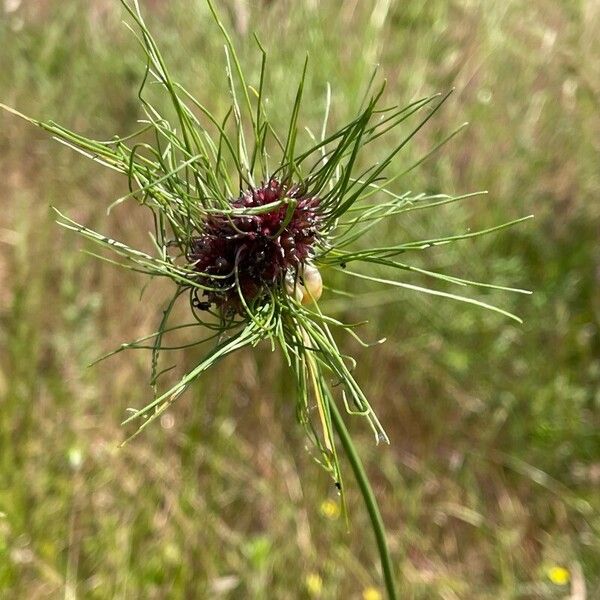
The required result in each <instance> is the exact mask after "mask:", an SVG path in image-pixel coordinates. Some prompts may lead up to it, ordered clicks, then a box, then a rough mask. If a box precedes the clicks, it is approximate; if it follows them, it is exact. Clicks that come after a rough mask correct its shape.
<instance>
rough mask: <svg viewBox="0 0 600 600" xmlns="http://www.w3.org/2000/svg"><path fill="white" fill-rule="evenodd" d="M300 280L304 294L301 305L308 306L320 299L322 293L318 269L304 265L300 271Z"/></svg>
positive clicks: (321, 282)
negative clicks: (301, 280) (302, 283)
mask: <svg viewBox="0 0 600 600" xmlns="http://www.w3.org/2000/svg"><path fill="white" fill-rule="evenodd" d="M302 279H303V281H304V288H305V290H304V294H303V296H302V304H310V303H311V302H315V301H316V300H318V299H319V298H320V297H321V294H322V293H323V280H322V279H321V273H319V269H317V268H316V267H313V266H312V265H305V266H304V269H302Z"/></svg>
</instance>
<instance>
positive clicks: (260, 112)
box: [3, 0, 528, 598]
mask: <svg viewBox="0 0 600 600" xmlns="http://www.w3.org/2000/svg"><path fill="white" fill-rule="evenodd" d="M207 2H208V6H209V8H210V12H211V14H212V16H213V18H214V21H215V23H216V26H217V27H218V28H219V29H220V30H221V33H222V35H223V39H224V47H225V67H226V69H225V71H226V74H227V82H228V86H229V94H230V107H229V109H228V110H227V111H226V112H225V113H224V114H223V115H220V116H217V115H214V114H213V113H212V112H210V111H209V110H208V109H207V108H206V107H205V106H204V105H203V104H202V102H201V101H199V100H197V99H196V98H195V97H193V96H192V94H190V93H189V92H188V91H186V89H184V88H183V87H182V86H181V85H180V84H179V83H177V82H176V81H175V80H174V79H173V78H172V76H171V74H170V73H169V71H168V69H167V67H166V65H165V62H164V60H163V57H162V56H161V54H160V52H159V50H158V48H157V45H156V43H155V41H154V39H153V38H152V36H151V35H150V33H149V31H148V28H147V26H146V25H145V22H144V20H143V18H142V15H141V12H140V9H139V6H138V2H137V0H136V1H134V2H133V3H132V4H130V3H128V2H127V1H125V0H123V6H124V7H125V9H126V11H127V12H128V13H129V15H130V17H131V19H132V22H133V25H134V27H133V30H134V33H135V34H136V36H137V38H138V40H139V42H140V44H141V46H142V48H143V50H144V53H145V56H146V60H147V63H146V65H147V66H146V69H145V74H144V77H143V81H142V85H141V88H140V91H139V99H140V103H141V108H142V110H143V113H144V115H145V116H144V120H143V121H142V129H141V130H140V131H138V132H137V133H135V134H133V135H129V136H127V137H123V138H114V139H112V140H111V141H109V142H99V141H95V140H93V139H89V138H87V137H83V136H81V135H79V134H77V133H75V132H73V131H70V130H68V129H66V128H63V127H61V126H59V125H57V124H55V123H53V122H40V121H37V120H34V119H31V118H28V117H24V118H26V119H27V120H28V121H29V122H31V123H34V124H35V125H37V126H39V127H42V128H43V129H45V130H47V131H49V132H50V133H51V134H52V135H53V136H54V137H55V138H57V139H58V140H59V141H62V142H64V143H65V144H67V145H68V146H70V147H72V148H74V149H76V150H78V151H79V152H81V153H82V154H84V155H85V156H87V157H89V158H91V159H93V160H94V161H96V162H98V163H100V164H102V165H104V166H105V167H107V168H109V169H113V170H115V171H118V172H119V173H122V174H124V175H126V176H127V178H128V180H129V190H130V192H129V193H128V194H127V195H126V196H124V197H122V198H119V199H118V200H117V201H116V202H115V203H113V204H118V203H121V202H123V201H124V200H126V199H128V198H135V199H137V201H138V202H139V204H140V205H141V206H143V207H145V208H146V209H148V210H150V211H151V212H152V215H153V219H154V224H155V230H154V232H153V235H152V242H153V246H154V248H155V252H154V254H149V253H146V252H142V251H140V250H136V249H134V248H131V247H129V246H128V245H127V244H125V243H123V242H120V241H116V240H114V239H111V238H108V237H106V236H104V235H102V234H100V233H97V232H95V231H92V230H91V229H89V228H87V227H85V226H84V225H81V224H78V223H76V222H74V221H73V220H71V219H69V218H68V217H66V216H65V215H63V214H61V213H59V216H60V220H59V222H60V224H61V225H63V226H64V227H66V228H68V229H72V230H74V231H77V232H78V233H80V234H81V235H82V236H84V237H85V238H86V239H88V240H90V241H91V242H94V243H95V244H98V245H99V246H100V247H102V248H105V249H109V250H111V251H112V252H113V253H116V255H118V257H119V262H120V264H122V265H123V266H125V267H127V268H130V269H133V270H136V271H141V272H143V273H146V274H148V275H150V276H152V277H166V278H168V279H170V280H171V281H172V282H173V288H174V289H173V297H172V299H171V300H170V302H169V303H168V305H167V306H166V308H165V310H164V313H163V317H162V319H161V321H160V324H159V327H158V329H157V331H156V332H155V333H154V334H152V335H150V336H147V337H146V338H144V339H143V340H137V341H136V342H132V343H130V344H124V345H123V347H136V346H138V345H140V344H141V343H142V342H146V343H147V342H148V340H151V346H152V374H151V381H152V384H153V386H154V390H155V396H154V398H153V399H152V400H151V401H150V402H149V403H148V404H147V405H146V406H144V407H142V408H139V409H135V410H132V412H131V414H130V415H129V416H128V418H127V419H126V421H125V423H132V422H137V423H138V428H137V431H136V432H135V433H134V435H135V434H136V433H139V431H141V430H143V429H144V428H145V427H147V426H148V425H149V424H150V423H151V422H152V421H153V420H154V419H156V418H157V417H159V416H160V415H161V414H162V413H164V412H165V411H166V410H167V409H168V408H169V407H170V406H171V405H172V403H173V402H174V401H175V400H176V399H177V398H178V397H179V396H181V394H182V393H183V392H184V391H185V390H186V389H187V388H188V387H189V386H190V385H191V384H192V383H193V382H194V381H195V380H196V379H197V378H198V377H200V376H201V375H202V374H203V373H204V372H205V371H207V370H208V369H209V368H210V367H211V366H212V365H214V364H215V363H216V362H217V361H219V360H220V359H222V358H224V357H226V356H227V355H229V354H231V353H233V352H235V351H236V350H239V349H240V348H244V347H247V346H251V347H254V346H257V345H258V344H259V343H261V342H264V341H268V342H270V344H271V347H272V349H273V350H275V349H279V350H280V351H281V352H282V354H283V357H284V360H285V363H286V364H287V366H288V367H289V369H290V370H291V372H292V373H293V377H294V380H295V384H296V389H297V399H296V402H297V415H298V418H299V421H300V423H301V424H302V425H303V426H304V428H305V430H306V433H307V435H308V436H309V438H310V439H311V440H312V442H313V444H314V448H315V449H316V452H315V453H314V454H315V457H316V458H317V460H318V461H319V462H320V463H321V464H322V465H323V467H324V468H325V469H327V471H329V472H330V473H331V476H332V477H333V479H334V481H335V483H336V485H337V487H338V489H339V490H340V493H341V495H342V503H343V502H344V495H343V494H344V486H343V485H342V474H341V472H340V463H339V460H338V449H337V446H336V437H337V439H338V440H339V442H340V444H341V446H342V448H343V450H344V453H345V454H346V456H347V458H348V460H349V463H350V465H351V467H352V470H353V472H354V474H355V476H356V478H357V481H358V484H359V488H360V491H361V493H362V495H363V497H364V499H365V502H366V504H367V508H368V511H369V516H370V518H371V521H372V524H373V528H374V533H375V536H376V541H377V545H378V549H379V552H380V556H381V561H382V572H383V577H384V581H385V586H386V589H387V592H388V595H389V597H390V598H393V597H395V591H394V575H393V572H392V567H391V561H390V557H389V553H388V550H387V545H386V540H385V535H384V530H383V525H382V522H381V517H380V515H379V510H378V508H377V503H376V501H375V498H374V496H373V493H372V491H371V488H370V486H369V481H368V479H367V477H366V475H365V473H364V470H363V468H362V465H361V462H360V460H359V458H358V455H357V454H356V451H355V449H354V446H353V444H352V440H351V438H350V436H349V434H348V431H347V429H346V427H345V424H344V420H343V418H342V416H341V414H340V411H339V407H343V408H344V409H345V411H346V412H347V413H348V414H350V415H356V416H357V417H360V418H362V419H365V420H366V421H367V422H368V424H369V425H370V427H371V428H372V430H373V433H374V435H375V439H376V441H377V442H381V441H384V442H388V437H387V435H386V433H385V431H384V429H383V427H382V425H381V423H380V422H379V420H378V418H377V416H376V414H375V412H374V411H373V409H372V407H371V405H370V404H369V402H368V401H367V398H366V397H365V394H364V393H363V391H362V389H361V387H360V386H359V384H358V383H357V382H356V380H355V379H354V377H353V374H352V371H353V365H354V362H353V360H352V359H351V358H350V357H348V356H347V355H344V354H342V352H341V351H340V349H339V348H338V345H337V343H336V341H335V338H334V336H333V334H332V331H333V330H334V329H336V328H337V329H341V330H344V331H346V332H348V333H349V334H351V335H352V336H354V338H355V339H356V340H357V341H359V342H360V343H361V344H364V345H366V344H365V342H362V341H361V339H360V338H359V337H358V335H357V333H356V331H355V325H350V324H346V323H343V322H341V321H339V320H337V319H336V318H333V317H332V316H329V315H327V314H324V313H323V312H322V310H321V308H320V306H319V298H320V296H321V292H322V290H323V288H324V286H326V284H327V275H328V273H332V272H333V271H334V270H336V271H339V272H340V273H341V274H344V275H345V276H347V277H353V278H360V279H364V280H369V281H373V282H377V283H381V284H383V285H387V286H396V287H399V288H405V289H410V290H415V291H419V292H424V293H428V294H433V295H436V296H442V297H446V298H451V299H455V300H461V301H464V302H468V303H471V304H475V305H478V306H480V307H483V308H487V309H490V310H494V311H496V312H499V313H502V314H504V315H506V316H508V317H510V318H514V319H516V320H519V319H518V318H517V317H515V316H514V315H511V314H509V313H507V312H505V311H503V310H501V309H499V308H496V307H494V306H491V305H488V304H485V303H483V302H480V301H477V300H474V299H470V298H468V297H464V296H459V295H455V294H452V293H448V292H443V291H439V290H436V289H429V288H424V287H419V286H415V285H411V284H408V283H404V282H402V281H401V280H400V279H399V278H398V277H392V278H390V279H383V278H380V277H375V276H374V275H372V274H370V273H369V270H368V269H367V270H366V271H364V270H363V271H360V270H355V265H359V266H360V265H366V266H367V267H368V266H369V265H375V266H376V267H377V268H378V269H380V268H388V269H389V270H390V272H395V273H397V274H402V273H403V272H405V271H417V272H419V273H421V274H423V275H425V276H429V277H432V278H437V279H440V280H443V281H445V282H446V283H450V284H457V285H461V286H465V285H474V286H482V287H488V288H489V287H492V288H497V289H503V290H511V291H519V292H523V290H514V289H512V288H504V287H501V286H493V285H489V284H480V283H476V282H471V281H465V280H462V279H459V278H456V277H452V276H449V275H442V274H440V273H436V272H431V271H426V270H424V269H421V268H416V267H412V266H410V265H408V264H407V263H405V262H401V261H399V260H398V259H399V256H400V255H403V254H405V253H408V252H410V251H421V250H425V249H426V248H429V247H432V246H437V245H442V244H448V243H451V242H454V241H457V240H462V239H466V238H473V237H476V236H478V235H482V234H484V233H490V232H492V231H497V230H499V229H502V228H505V227H508V226H510V225H513V224H515V223H517V222H519V221H522V220H523V219H518V220H516V221H511V222H510V223H504V224H502V225H499V226H497V227H493V228H490V229H487V230H483V231H478V232H469V233H465V234H462V235H450V236H447V237H438V238H434V239H426V240H420V241H400V242H398V243H396V244H395V245H385V246H381V247H366V248H365V247H364V244H363V246H361V245H360V244H359V243H358V242H359V241H361V238H363V236H365V234H367V233H368V232H371V230H372V228H373V227H376V226H377V225H378V224H380V223H381V222H382V221H383V220H385V219H389V218H391V217H395V216H398V215H401V214H402V213H404V212H407V211H413V210H417V209H428V208H434V207H437V206H440V205H443V204H449V203H452V202H456V201H458V200H461V199H463V198H466V197H468V196H472V195H474V194H467V195H464V196H447V195H440V194H438V195H426V194H419V195H413V194H410V193H405V194H401V195H399V194H396V193H394V192H392V191H391V190H390V184H391V183H392V182H395V181H397V180H398V179H399V178H400V177H401V176H402V175H404V174H405V173H406V172H408V171H410V170H411V169H412V168H414V167H415V166H417V165H418V164H420V163H421V162H422V161H423V160H424V159H425V158H427V156H429V155H430V154H431V153H433V152H434V151H435V150H436V149H437V148H438V147H439V146H440V145H442V144H443V143H445V142H446V141H447V140H448V139H450V138H451V137H452V136H453V135H454V134H455V133H457V131H458V130H460V129H461V128H459V129H458V130H456V131H455V132H453V133H451V134H450V135H448V136H447V138H446V139H445V140H443V141H442V142H441V143H440V144H438V145H437V146H436V147H435V148H433V149H432V150H431V152H429V153H428V154H427V155H426V156H425V157H423V158H422V159H421V160H419V161H418V162H417V163H416V164H413V165H409V166H408V167H405V168H404V169H398V170H397V171H394V172H391V173H390V171H391V165H392V161H393V160H394V159H395V157H396V156H397V155H398V154H399V152H400V151H401V150H402V148H404V147H405V146H406V144H407V143H408V142H409V141H410V139H411V138H412V137H413V136H414V135H415V134H416V133H417V132H418V131H419V129H420V128H421V127H422V126H423V125H424V124H425V123H426V122H427V121H428V119H429V118H430V117H431V116H432V115H433V114H434V113H435V112H436V111H437V110H438V108H439V107H440V106H441V105H442V103H443V102H444V100H445V99H446V98H447V94H446V95H434V96H430V97H426V98H422V99H419V100H415V101H414V102H412V103H411V104H409V105H408V106H406V107H403V108H399V107H382V106H380V100H381V97H382V94H383V86H381V88H380V89H376V90H374V91H373V81H374V79H375V78H372V79H371V81H370V83H369V85H368V87H367V91H366V93H365V95H364V99H363V102H362V104H361V106H360V108H359V110H358V112H357V114H356V115H355V117H354V118H353V119H352V120H351V121H350V122H349V123H347V124H346V125H345V126H343V127H341V128H339V129H338V130H337V131H334V132H328V130H327V129H328V115H329V108H330V98H331V94H330V93H329V90H327V92H328V93H327V94H326V101H325V108H324V119H323V125H322V129H321V132H320V135H318V136H316V135H313V134H311V135H310V140H309V143H308V144H306V145H305V146H306V147H302V148H299V146H300V145H301V144H300V142H298V135H297V134H298V131H299V130H300V129H301V128H300V125H299V118H300V104H301V100H302V95H303V87H304V81H305V75H306V63H305V65H304V70H303V72H302V74H301V75H300V77H299V84H298V87H297V92H296V96H295V100H294V102H293V104H292V105H291V107H290V111H289V113H290V117H289V124H288V126H287V130H286V131H285V132H283V135H282V134H281V133H280V132H277V131H276V130H275V128H274V126H273V125H272V123H271V122H270V121H269V119H268V115H267V112H266V109H265V105H266V97H267V96H266V91H265V72H266V53H265V51H264V49H263V48H262V46H261V45H260V42H258V40H257V51H258V52H259V53H260V55H261V56H262V62H261V70H260V76H259V78H258V82H256V84H255V85H254V86H252V85H250V84H249V83H248V82H247V81H246V78H245V75H244V72H243V70H242V67H241V64H240V61H239V59H238V55H237V54H236V52H235V49H234V46H233V43H232V41H231V38H230V37H229V35H228V33H227V30H226V29H225V27H224V25H223V24H222V22H221V20H220V19H219V17H218V15H217V13H216V11H215V9H214V6H213V4H212V2H211V0H207ZM150 84H154V87H156V85H158V86H159V87H160V88H161V89H162V90H163V91H164V92H165V93H166V94H167V96H168V99H169V100H170V102H171V104H172V109H173V111H172V114H173V115H174V118H173V119H172V122H171V121H169V119H167V118H166V117H165V116H164V115H163V114H161V113H160V112H159V111H158V110H157V109H156V108H155V106H153V105H152V104H151V103H150V101H149V100H148V98H147V96H148V95H147V94H146V91H147V89H148V86H149V85H150ZM3 108H5V109H7V110H9V111H10V112H13V113H14V114H17V115H19V116H21V117H23V115H20V114H19V113H17V112H16V111H14V110H13V109H9V108H7V107H6V106H4V107H3ZM411 122H413V125H410V123H411ZM400 124H404V126H406V125H410V128H409V130H408V131H409V133H408V134H405V135H403V136H402V137H401V138H400V139H398V131H399V128H398V126H399V125H400ZM391 133H394V134H395V135H394V136H393V138H394V140H395V142H394V143H395V146H393V147H392V148H391V149H390V150H389V151H388V153H387V155H385V156H383V158H382V159H380V160H378V161H377V162H375V163H373V164H370V165H368V166H366V167H364V166H362V167H361V168H360V170H359V169H358V167H357V165H358V164H361V165H362V164H364V162H365V159H366V157H368V156H371V155H372V154H373V152H371V148H372V144H376V143H377V142H378V141H379V140H380V139H381V138H382V137H383V136H390V134H391ZM149 134H151V137H150V136H149ZM148 139H153V140H154V142H153V143H152V144H149V143H148V142H147V141H146V140H148ZM365 148H366V150H367V151H366V152H364V153H363V150H365ZM525 218H528V217H525ZM113 262H114V261H113ZM181 298H184V299H185V298H188V299H189V307H190V308H189V310H190V312H191V314H192V315H193V326H198V327H200V328H202V329H206V330H208V331H210V332H211V335H209V336H208V337H204V338H203V339H199V340H198V342H197V343H198V344H202V343H208V344H212V345H211V348H210V350H208V351H207V353H206V354H205V356H204V358H203V359H202V361H201V362H200V363H199V364H197V365H196V366H195V367H194V368H193V369H191V370H190V371H189V372H188V373H186V374H185V375H184V376H183V377H182V378H181V379H180V380H179V381H178V382H177V383H176V384H175V385H174V386H173V387H171V388H170V389H167V390H159V386H158V383H159V381H160V374H161V373H160V371H159V369H158V364H159V355H160V352H161V348H162V347H163V345H164V344H163V338H164V336H165V334H167V333H168V332H170V331H173V330H176V329H178V328H181V327H187V326H189V325H187V324H186V325H182V324H172V323H171V316H172V313H173V308H174V306H175V304H176V303H177V302H178V300H179V299H181ZM123 347H121V348H119V349H117V350H116V351H115V352H119V351H120V350H121V349H122V348H123ZM111 354H114V352H113V353H111Z"/></svg>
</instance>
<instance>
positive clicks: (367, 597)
mask: <svg viewBox="0 0 600 600" xmlns="http://www.w3.org/2000/svg"><path fill="white" fill-rule="evenodd" d="M362 597H363V600H382V598H383V596H382V595H381V592H380V591H379V590H378V589H377V588H374V587H372V586H369V587H368V588H365V589H364V590H363V595H362Z"/></svg>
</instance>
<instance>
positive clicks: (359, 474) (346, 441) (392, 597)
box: [329, 402, 397, 600]
mask: <svg viewBox="0 0 600 600" xmlns="http://www.w3.org/2000/svg"><path fill="white" fill-rule="evenodd" d="M329 409H330V411H331V419H332V421H333V426H334V427H335V429H336V431H337V434H338V436H339V438H340V441H341V442H342V446H343V447H344V450H345V451H346V456H347V457H348V460H349V461H350V465H351V466H352V470H353V471H354V476H355V477H356V481H357V483H358V487H359V488H360V491H361V494H362V496H363V500H364V501H365V505H366V507H367V511H368V512H369V517H370V519H371V524H372V526H373V532H374V533H375V540H376V541H377V548H378V549H379V556H380V558H381V568H382V570H383V579H384V583H385V588H386V590H387V595H388V598H389V600H396V598H397V595H396V584H395V583H394V575H393V572H392V561H391V559H390V551H389V549H388V546H387V541H386V539H385V527H384V525H383V519H382V518H381V513H380V512H379V506H378V505H377V500H376V499H375V495H374V494H373V489H372V488H371V484H370V483H369V478H368V477H367V474H366V473H365V469H364V467H363V464H362V462H361V460H360V457H359V456H358V454H357V452H356V448H355V447H354V443H353V442H352V438H351V437H350V434H349V433H348V430H347V429H346V425H345V423H344V420H343V419H342V415H341V414H340V412H339V410H338V408H337V406H336V405H335V403H334V402H330V403H329Z"/></svg>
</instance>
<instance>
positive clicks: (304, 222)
mask: <svg viewBox="0 0 600 600" xmlns="http://www.w3.org/2000/svg"><path fill="white" fill-rule="evenodd" d="M286 198H288V199H293V200H294V201H295V206H294V208H293V211H291V210H290V208H289V204H288V203H285V202H284V203H282V204H281V205H280V206H277V207H275V208H273V209H272V210H269V211H266V212H263V213H260V214H237V215H236V214H227V215H211V216H209V217H208V218H207V219H206V222H205V224H204V229H203V230H202V232H201V234H200V235H199V236H198V237H196V238H194V239H193V240H192V243H191V246H190V251H189V254H188V260H189V261H190V263H191V264H192V265H193V267H194V269H195V270H196V271H197V272H198V273H200V274H201V276H200V277H201V278H200V280H199V281H200V282H202V283H203V284H206V285H209V286H211V288H214V290H211V291H205V292H204V298H203V299H202V300H200V299H199V300H198V301H197V305H198V306H199V307H200V308H208V307H209V306H210V305H211V304H216V305H217V306H219V307H220V308H222V309H224V310H227V311H239V310H240V309H241V302H240V297H239V292H238V289H239V290H240V291H241V293H242V295H243V296H244V300H245V301H246V302H251V301H253V300H255V299H256V298H258V297H260V296H261V295H262V294H264V292H265V291H266V289H267V288H268V287H272V286H274V285H276V284H278V283H282V282H283V280H284V277H285V274H286V273H288V272H290V271H295V270H297V269H298V268H299V267H300V266H301V265H303V264H304V263H305V262H306V261H307V260H308V259H310V258H311V256H312V254H313V246H314V244H315V242H316V241H317V238H318V235H319V220H320V215H319V199H318V198H315V197H313V196H310V195H306V194H305V192H304V191H303V190H302V188H301V187H300V186H298V185H288V184H285V183H281V182H279V181H278V180H276V179H271V180H270V181H269V182H268V183H267V184H263V185H262V186H261V187H258V188H252V189H249V190H247V191H246V192H244V193H243V194H242V195H241V196H240V197H239V198H237V199H235V200H233V201H232V202H231V207H232V208H238V209H243V208H248V209H250V208H258V207H261V206H265V205H267V204H272V203H275V202H278V201H280V200H283V199H286ZM290 212H291V214H290Z"/></svg>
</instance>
